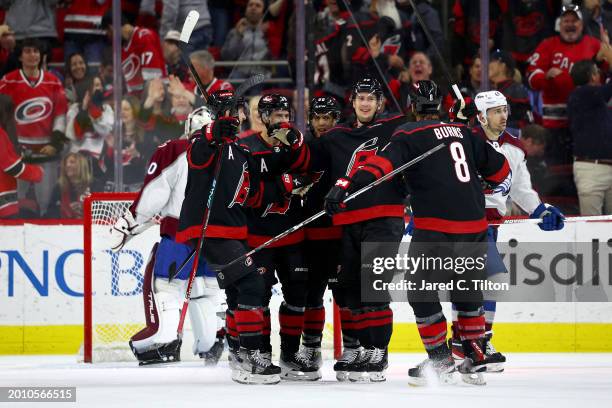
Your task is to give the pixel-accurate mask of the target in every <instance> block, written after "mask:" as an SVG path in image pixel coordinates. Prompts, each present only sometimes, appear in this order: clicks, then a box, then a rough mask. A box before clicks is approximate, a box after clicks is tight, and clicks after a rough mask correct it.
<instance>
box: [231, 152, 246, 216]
mask: <svg viewBox="0 0 612 408" xmlns="http://www.w3.org/2000/svg"><path fill="white" fill-rule="evenodd" d="M250 180H251V177H250V175H249V171H248V170H247V163H246V162H244V163H242V174H241V175H240V180H238V187H236V192H235V193H234V198H233V199H232V202H231V203H229V205H228V206H227V208H232V207H233V206H234V204H238V205H243V204H244V203H245V201H246V199H247V197H248V196H249V189H250V186H251V183H250Z"/></svg>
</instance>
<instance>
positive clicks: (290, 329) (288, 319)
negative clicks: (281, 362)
mask: <svg viewBox="0 0 612 408" xmlns="http://www.w3.org/2000/svg"><path fill="white" fill-rule="evenodd" d="M278 321H279V323H280V337H281V350H283V351H284V352H286V353H295V352H297V351H298V349H299V347H300V340H301V338H302V332H303V330H304V308H303V307H295V306H291V305H288V304H287V303H285V302H283V303H282V304H281V306H280V308H279V310H278Z"/></svg>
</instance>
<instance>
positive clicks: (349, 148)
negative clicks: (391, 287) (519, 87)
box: [111, 77, 563, 385]
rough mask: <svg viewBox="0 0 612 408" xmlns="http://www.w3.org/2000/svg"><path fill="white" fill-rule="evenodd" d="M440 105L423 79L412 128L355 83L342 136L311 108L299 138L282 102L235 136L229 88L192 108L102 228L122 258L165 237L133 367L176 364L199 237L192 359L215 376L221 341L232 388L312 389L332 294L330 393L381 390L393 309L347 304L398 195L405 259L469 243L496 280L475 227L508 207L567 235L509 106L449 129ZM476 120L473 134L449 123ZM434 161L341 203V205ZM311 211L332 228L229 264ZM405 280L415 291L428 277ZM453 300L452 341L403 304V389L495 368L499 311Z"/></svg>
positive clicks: (151, 271) (386, 235)
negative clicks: (408, 336)
mask: <svg viewBox="0 0 612 408" xmlns="http://www.w3.org/2000/svg"><path fill="white" fill-rule="evenodd" d="M441 99H442V97H441V94H440V91H439V89H438V87H437V85H436V84H435V83H434V82H433V81H419V82H417V83H416V84H415V86H414V87H413V89H412V90H411V97H410V110H411V112H412V113H413V116H414V121H410V120H409V119H408V118H407V117H406V116H404V115H397V116H391V117H385V118H378V117H377V112H379V111H380V107H381V106H380V105H381V103H382V100H383V97H382V89H381V86H380V84H379V83H378V82H377V81H376V80H375V79H373V78H369V77H367V78H363V79H361V80H359V81H357V82H356V83H355V84H354V86H353V88H352V94H351V103H352V107H353V110H354V113H355V120H354V122H352V123H344V124H339V120H340V109H339V106H338V104H337V102H336V101H335V100H334V99H333V98H331V97H318V98H314V99H313V101H312V102H311V104H310V107H311V108H310V114H309V125H310V126H309V134H308V135H303V134H302V133H300V131H299V130H297V129H296V128H295V127H294V126H293V125H292V124H291V122H290V121H291V110H290V105H289V101H288V100H287V98H285V97H284V96H281V95H275V94H272V95H266V96H263V97H262V98H261V100H260V102H259V105H258V112H259V115H260V116H261V120H262V122H263V123H264V124H265V129H264V130H263V131H262V132H261V133H254V134H251V135H249V136H246V137H243V138H238V137H237V135H238V129H239V125H240V123H241V121H242V120H243V119H244V118H245V117H246V111H245V110H246V106H245V104H244V103H243V102H242V101H240V100H239V101H236V100H235V95H234V94H233V92H232V91H220V92H216V93H214V94H213V95H211V96H210V98H209V101H208V104H207V106H206V107H203V108H198V109H196V110H195V111H194V112H193V113H192V114H191V115H190V117H189V119H188V121H187V123H186V129H185V135H184V138H182V139H180V140H173V141H170V142H167V143H165V144H164V145H161V146H160V147H159V148H158V149H157V151H156V152H155V154H154V155H153V157H152V159H151V162H150V166H149V170H148V172H147V175H146V177H145V181H144V186H143V188H142V190H141V192H140V194H139V196H138V198H137V199H136V200H135V201H134V203H133V204H132V206H131V207H130V210H129V211H128V212H127V213H126V214H125V215H124V216H123V217H122V218H120V219H119V220H118V221H117V224H116V225H115V226H114V227H113V229H112V232H111V234H112V236H113V238H114V239H115V240H116V241H115V243H114V248H113V249H114V250H120V249H121V248H122V247H123V245H124V244H125V243H126V242H127V241H128V240H129V239H131V237H133V236H135V235H136V234H138V233H139V232H141V230H142V229H143V228H144V226H145V225H147V221H148V220H150V219H151V217H153V216H154V215H155V214H161V215H162V216H163V219H162V223H161V236H162V239H161V242H160V243H158V244H156V246H155V248H154V249H153V251H152V256H151V260H150V262H149V264H148V265H147V268H146V272H145V289H144V299H145V304H146V307H145V310H146V311H147V313H145V315H146V323H147V325H146V327H145V328H144V329H143V330H142V331H140V332H139V333H137V334H136V335H135V336H134V337H133V338H132V340H131V341H130V345H131V347H132V350H133V352H134V354H135V355H136V357H137V358H138V360H139V361H140V363H141V364H150V363H156V362H167V361H176V360H178V358H179V352H180V346H181V340H180V339H179V338H177V325H178V323H179V314H180V313H179V311H180V308H181V299H182V298H183V297H184V294H185V282H186V279H187V278H188V275H189V272H190V271H191V269H192V262H193V261H194V260H193V259H191V258H190V254H191V253H192V252H193V249H194V248H196V247H198V245H199V244H200V242H199V241H200V240H202V236H203V241H202V242H201V243H202V250H201V252H199V256H200V259H198V265H197V271H196V278H195V281H194V285H193V289H192V292H191V297H190V303H189V308H188V311H189V314H190V319H191V325H192V328H193V331H194V337H195V342H194V345H193V352H194V354H199V355H200V356H201V357H202V358H204V359H205V360H206V361H207V363H211V364H214V363H216V361H218V359H219V358H220V355H221V353H222V351H223V349H224V340H225V341H226V342H227V345H228V349H229V357H228V359H229V364H230V368H231V370H232V379H233V380H235V381H237V382H240V383H246V384H250V383H260V384H261V383H263V384H272V383H278V382H279V381H280V380H281V378H282V379H286V380H294V381H300V380H310V381H313V380H318V379H320V378H321V372H320V369H321V364H322V358H321V341H322V336H323V328H324V323H325V310H324V307H323V294H324V292H325V290H326V288H327V287H329V288H330V289H331V291H332V293H333V296H334V300H335V302H336V304H337V305H338V306H339V308H340V316H341V329H342V340H343V353H342V356H341V358H340V359H338V360H337V361H336V363H335V364H334V370H335V372H336V377H337V379H338V380H339V381H347V380H350V381H352V382H380V381H384V380H385V371H386V369H387V366H388V363H387V360H388V344H389V341H390V339H391V335H392V329H393V312H392V310H391V308H390V306H389V303H390V299H382V301H381V299H377V301H376V302H371V301H367V299H363V298H362V296H361V283H362V282H361V251H362V248H361V244H362V243H363V242H377V243H380V242H384V243H389V244H391V245H393V244H397V247H399V243H400V241H401V239H402V237H403V235H404V233H405V230H406V228H405V223H404V217H405V204H404V202H405V198H406V196H407V195H408V194H409V195H410V203H411V207H412V217H411V220H410V224H409V225H408V228H407V232H408V233H410V234H411V235H412V240H411V245H410V249H409V254H411V255H414V256H419V255H420V254H417V252H416V251H421V252H422V251H425V252H426V251H428V250H429V251H431V249H428V248H431V247H432V246H431V245H430V246H428V245H427V244H428V243H436V242H445V243H447V244H448V245H450V246H451V248H452V247H453V245H456V244H459V243H465V242H470V243H475V244H477V245H475V246H474V247H475V248H478V249H477V250H476V251H477V252H478V251H480V252H479V253H478V254H476V255H479V254H480V255H484V254H485V253H487V256H488V259H489V261H488V266H487V268H486V273H487V274H489V275H491V274H495V273H500V272H505V270H504V268H503V263H501V262H492V261H491V259H494V260H495V259H496V258H495V256H497V258H499V254H498V253H497V251H496V249H495V244H494V242H495V239H496V237H497V231H496V229H495V228H494V227H489V225H488V222H487V220H491V219H499V218H501V217H503V216H504V215H505V209H506V200H507V198H508V196H510V197H511V198H512V199H513V201H514V202H516V203H517V204H518V205H519V206H521V207H522V208H523V209H524V210H525V211H526V212H527V213H529V214H530V215H531V217H533V218H540V219H542V222H541V223H540V224H538V225H539V226H540V228H542V229H545V230H555V229H560V228H563V215H562V214H561V213H560V212H559V211H558V210H557V209H556V208H554V207H552V206H549V205H547V204H544V203H542V202H541V201H540V199H539V197H538V196H537V193H535V192H534V191H533V189H532V188H531V182H530V179H529V173H528V172H527V170H526V167H525V163H524V157H525V154H524V151H523V149H522V147H521V143H520V141H519V140H518V139H517V138H515V137H514V136H512V135H510V134H508V133H507V132H505V127H506V122H507V119H508V104H507V102H506V99H505V97H504V96H503V95H502V94H501V93H499V92H497V91H490V92H483V93H481V94H478V95H477V96H476V98H475V101H474V103H472V104H470V105H468V106H465V103H463V101H458V102H457V103H456V104H455V106H454V108H453V109H454V111H455V113H456V116H457V120H456V121H455V122H451V123H445V122H441V121H440V120H439V116H438V115H439V110H440V102H441ZM474 117H476V118H477V120H478V122H479V124H480V125H479V126H475V127H473V128H470V127H469V126H467V125H466V124H465V123H463V122H468V121H469V120H470V119H473V118H474ZM445 135H446V136H447V137H446V136H445ZM440 144H443V145H444V146H443V147H442V148H440V147H439V145H440ZM436 148H437V151H435V152H434V153H431V155H430V156H428V157H426V158H424V159H422V160H420V161H419V162H418V163H416V164H415V165H413V166H410V167H408V168H407V169H406V170H404V171H403V172H402V173H400V174H398V175H396V176H394V177H393V178H391V179H389V180H387V181H384V182H382V183H380V184H378V185H376V186H375V187H373V188H371V189H370V190H369V191H367V192H366V193H363V194H361V195H360V196H359V197H357V198H355V199H352V200H350V201H346V202H345V199H346V198H347V197H348V196H349V195H350V194H351V193H353V192H355V191H357V190H358V189H360V188H362V187H364V186H366V185H369V184H370V183H371V182H373V181H375V180H377V179H379V178H381V177H383V176H384V175H386V174H388V173H390V172H392V171H393V170H394V169H396V168H398V167H399V166H401V165H403V164H404V163H407V162H409V161H411V160H413V159H418V158H420V157H422V156H424V155H427V154H429V152H430V151H432V149H436ZM483 186H485V187H484V188H483ZM211 189H214V194H213V195H212V196H211V194H210V193H211ZM485 196H486V198H485ZM448 197H453V199H452V200H449V199H448ZM207 208H208V210H209V220H208V224H207V226H206V228H205V230H204V231H203V228H202V225H203V221H204V219H203V217H204V214H205V210H206V209H207ZM323 208H324V209H325V211H326V212H327V214H328V216H324V217H321V218H319V219H317V220H316V221H315V222H313V223H311V224H308V225H307V226H306V227H305V228H302V229H299V230H297V231H295V232H293V233H291V234H289V235H287V236H286V237H284V238H282V239H281V240H278V241H276V242H274V243H273V244H271V245H269V246H267V247H265V248H264V249H261V250H260V251H258V252H255V253H254V254H253V255H252V256H250V257H246V258H245V259H244V260H243V261H241V262H237V263H233V264H231V265H230V266H226V265H228V264H229V263H230V262H231V261H233V260H234V259H236V258H238V257H240V256H242V255H244V254H245V253H247V252H248V251H249V250H250V249H252V248H255V247H258V246H259V245H261V244H262V243H264V242H266V241H267V240H268V239H270V238H272V237H274V236H276V235H278V234H280V233H282V232H284V231H285V230H287V229H288V228H290V227H292V226H294V225H296V224H298V223H300V222H301V221H303V220H304V219H306V218H308V217H310V216H311V215H313V214H315V213H318V212H319V211H321V210H322V209H323ZM203 234H204V235H203ZM487 243H489V248H488V249H487ZM491 243H492V244H491ZM491 248H493V250H492V249H491ZM495 254H497V255H495ZM431 255H435V253H433V254H431ZM186 259H188V262H187V263H186V264H185V265H182V264H183V263H185V260H186ZM499 265H501V267H500V266H499ZM419 273H421V274H423V276H424V277H426V276H427V275H428V274H435V273H436V271H434V270H422V271H419ZM278 281H280V283H281V287H282V295H283V302H282V304H281V306H280V308H279V310H278V319H279V325H280V333H279V334H280V359H279V365H278V366H277V365H275V364H274V363H273V362H272V346H271V341H270V336H271V335H272V333H271V323H270V319H271V317H270V309H269V304H270V299H271V296H272V286H273V285H274V284H276V283H277V282H278ZM219 289H223V290H224V291H225V296H226V302H227V310H226V313H225V322H223V320H222V319H220V318H218V317H217V314H216V311H217V308H218V305H219V302H220V296H219V292H220V291H219ZM456 295H457V294H455V293H451V300H452V301H453V311H454V315H453V326H452V327H453V333H452V338H451V339H449V340H448V341H447V323H446V318H445V316H444V314H443V313H442V309H441V306H440V302H439V300H438V299H437V298H427V299H422V298H420V297H419V295H418V294H417V295H414V294H410V293H409V294H408V300H409V302H410V305H411V306H412V308H413V311H414V314H415V317H416V322H417V329H418V331H419V334H420V336H421V339H422V341H423V345H424V346H425V349H426V351H427V354H428V358H427V359H426V360H425V361H424V362H423V363H421V364H419V365H418V366H416V367H415V368H412V369H410V370H409V373H408V376H409V379H410V382H411V383H412V384H415V385H422V384H426V383H427V382H428V381H432V379H437V381H439V382H442V383H449V382H453V381H454V378H455V373H456V372H459V373H460V377H461V379H462V380H463V381H465V382H467V383H472V384H484V377H483V375H482V373H483V372H500V371H503V364H504V362H505V357H504V356H503V355H502V354H501V353H499V352H496V351H495V349H494V348H493V346H492V344H491V335H492V329H491V327H492V323H493V317H494V312H495V303H494V302H487V301H485V299H483V296H482V293H479V292H477V291H474V293H471V297H470V298H469V299H467V300H466V299H464V298H459V297H455V296H456ZM429 373H432V374H433V375H430V374H429Z"/></svg>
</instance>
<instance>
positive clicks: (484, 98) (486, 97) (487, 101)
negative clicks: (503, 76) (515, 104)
mask: <svg viewBox="0 0 612 408" xmlns="http://www.w3.org/2000/svg"><path fill="white" fill-rule="evenodd" d="M474 104H475V105H476V109H478V112H480V113H482V117H481V116H480V115H478V121H479V122H480V123H482V124H483V125H486V124H487V111H488V110H489V109H492V108H497V107H499V106H507V107H508V110H509V109H510V106H509V105H508V100H507V99H506V97H505V96H504V94H502V93H501V92H499V91H485V92H480V93H478V94H476V96H475V97H474ZM508 114H510V112H509V111H508Z"/></svg>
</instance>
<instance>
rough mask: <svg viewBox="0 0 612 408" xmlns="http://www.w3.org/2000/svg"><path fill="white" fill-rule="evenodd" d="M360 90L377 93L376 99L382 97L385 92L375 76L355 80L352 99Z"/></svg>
mask: <svg viewBox="0 0 612 408" xmlns="http://www.w3.org/2000/svg"><path fill="white" fill-rule="evenodd" d="M360 92H367V93H370V94H371V93H373V94H374V95H376V99H380V97H381V96H382V94H383V91H382V87H381V86H380V82H378V80H377V79H376V78H373V77H365V78H362V79H360V80H359V81H357V82H355V84H354V85H353V91H352V92H351V101H352V100H353V99H355V96H357V94H358V93H360Z"/></svg>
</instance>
